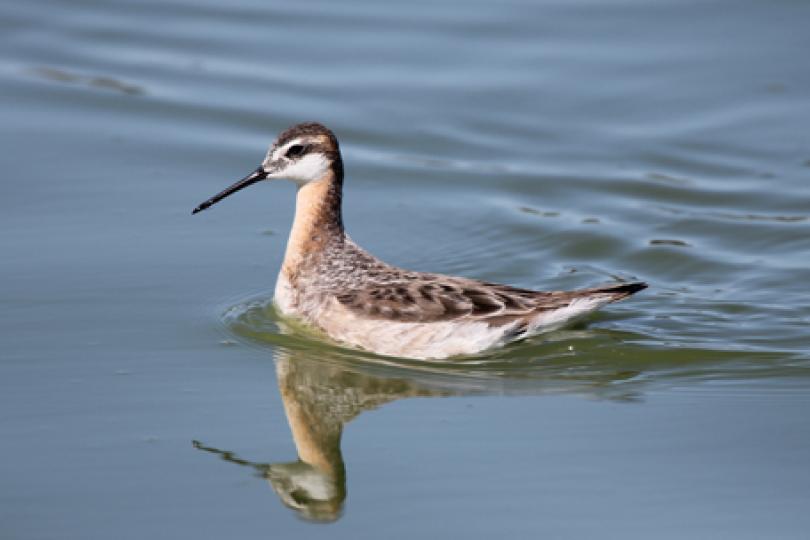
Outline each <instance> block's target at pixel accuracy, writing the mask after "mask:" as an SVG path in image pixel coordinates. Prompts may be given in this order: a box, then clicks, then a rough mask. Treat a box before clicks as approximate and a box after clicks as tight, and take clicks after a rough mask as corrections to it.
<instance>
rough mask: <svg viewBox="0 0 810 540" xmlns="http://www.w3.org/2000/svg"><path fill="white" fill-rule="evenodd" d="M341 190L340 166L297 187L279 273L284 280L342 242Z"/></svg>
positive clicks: (341, 174) (343, 235)
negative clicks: (293, 217) (288, 235)
mask: <svg viewBox="0 0 810 540" xmlns="http://www.w3.org/2000/svg"><path fill="white" fill-rule="evenodd" d="M342 191H343V171H342V168H340V167H333V168H331V169H330V170H329V171H327V172H326V174H324V175H323V176H322V177H321V178H320V179H318V180H315V181H312V182H308V183H306V184H304V185H302V186H301V187H299V188H298V194H297V196H296V204H295V219H294V221H293V225H292V230H291V231H290V238H289V240H288V241H287V251H286V253H285V254H284V263H283V265H282V272H284V273H285V274H287V276H288V277H290V278H291V277H294V276H295V275H296V274H297V273H298V272H299V271H300V269H301V268H302V267H304V266H306V265H307V264H308V263H311V262H313V261H314V260H315V259H317V256H318V255H319V254H321V253H322V252H323V251H324V249H325V248H326V247H327V246H328V245H330V244H331V243H334V242H342V241H343V239H344V237H345V233H344V231H343V217H342V214H341V198H342Z"/></svg>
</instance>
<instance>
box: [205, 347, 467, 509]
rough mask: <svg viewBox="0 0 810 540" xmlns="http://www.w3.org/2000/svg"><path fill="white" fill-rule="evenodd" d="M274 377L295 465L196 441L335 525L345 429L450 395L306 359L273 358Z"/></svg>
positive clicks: (342, 487) (281, 354) (289, 502)
mask: <svg viewBox="0 0 810 540" xmlns="http://www.w3.org/2000/svg"><path fill="white" fill-rule="evenodd" d="M276 376H277V379H278V387H279V392H280V394H281V399H282V401H283V402H284V411H285V413H286V415H287V421H288V423H289V425H290V430H291V431H292V436H293V441H294V442H295V447H296V449H297V451H298V460H297V461H291V462H286V463H256V462H251V461H248V460H244V459H240V458H238V457H236V456H235V455H234V454H233V453H231V452H227V451H224V450H219V449H217V448H213V447H211V446H205V445H203V444H202V443H200V442H199V441H194V442H193V444H194V447H195V448H197V449H199V450H204V451H206V452H212V453H215V454H218V455H219V456H220V457H221V458H222V459H224V460H225V461H229V462H231V463H235V464H238V465H245V466H250V467H252V468H254V469H255V470H256V471H257V473H258V474H259V475H260V476H261V477H263V478H265V479H267V480H268V481H269V482H270V485H271V486H272V487H273V490H274V491H275V492H276V494H277V495H278V496H279V498H280V499H281V501H282V502H283V503H284V504H285V505H286V506H287V507H289V508H291V509H293V510H295V511H296V512H297V513H298V515H299V516H301V517H302V518H304V519H307V520H311V521H321V522H329V521H334V520H336V519H338V518H339V517H340V515H341V513H342V510H343V503H344V501H345V500H346V467H345V465H344V462H343V455H342V453H341V450H340V440H341V436H342V434H343V426H344V425H345V424H346V423H347V422H350V421H351V420H352V419H354V418H355V417H356V416H358V415H359V414H360V413H362V412H363V411H368V410H371V409H375V408H377V407H379V406H381V405H383V404H385V403H388V402H390V401H394V400H397V399H402V398H407V397H415V396H441V395H451V393H452V392H450V391H447V390H441V389H439V390H436V389H431V388H428V387H427V386H423V385H420V384H419V383H417V382H414V381H411V380H408V379H404V378H388V377H378V376H375V375H371V374H368V373H363V372H361V371H359V370H353V369H350V368H348V367H346V366H340V365H335V364H330V363H328V362H321V361H316V360H312V359H311V358H308V357H307V356H306V355H304V354H300V353H293V352H288V351H278V352H277V353H276Z"/></svg>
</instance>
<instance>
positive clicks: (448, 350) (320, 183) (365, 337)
mask: <svg viewBox="0 0 810 540" xmlns="http://www.w3.org/2000/svg"><path fill="white" fill-rule="evenodd" d="M282 178H283V179H288V180H292V181H293V182H295V183H296V184H297V185H298V191H297V195H296V209H295V218H294V220H293V225H292V229H291V231H290V236H289V240H288V242H287V249H286V252H285V254H284V261H283V263H282V265H281V271H280V273H279V275H278V279H277V281H276V288H275V297H274V301H275V304H276V306H277V308H278V309H279V310H280V311H281V313H282V314H283V315H285V316H289V317H293V318H296V319H299V320H303V321H304V322H306V323H308V324H309V325H311V326H314V327H316V328H317V329H319V330H321V331H322V332H324V333H325V334H326V335H328V336H329V337H330V338H332V339H334V340H336V341H338V342H340V343H343V344H346V345H349V346H353V347H357V348H360V349H365V350H367V351H371V352H374V353H376V354H380V355H385V356H398V357H406V358H414V359H443V358H448V357H453V356H459V355H471V354H475V353H479V352H481V351H485V350H487V349H491V348H494V347H497V346H500V345H503V344H505V343H508V342H511V341H514V340H517V339H522V338H525V337H527V336H531V335H534V334H538V333H541V332H546V331H550V330H554V329H557V328H560V327H561V326H563V325H564V324H566V323H567V322H569V321H571V320H572V319H574V318H576V317H579V316H581V315H584V314H586V313H589V312H591V311H593V310H595V309H597V308H599V307H601V306H603V305H605V304H609V303H611V302H615V301H617V300H621V299H623V298H626V297H628V296H630V295H631V294H633V293H636V292H638V291H640V290H642V289H644V288H646V287H647V285H646V284H645V283H641V282H633V283H617V284H612V285H605V286H600V287H592V288H589V289H579V290H573V291H534V290H529V289H522V288H518V287H511V286H509V285H501V284H498V283H490V282H486V281H478V280H475V279H469V278H464V277H455V276H447V275H442V274H432V273H425V272H414V271H410V270H405V269H402V268H398V267H396V266H393V265H390V264H387V263H385V262H383V261H381V260H379V259H378V258H376V257H374V256H373V255H371V254H370V253H368V252H367V251H365V250H364V249H362V248H361V247H360V246H358V245H357V244H355V243H354V242H353V241H352V240H351V238H349V236H348V235H347V234H346V231H345V228H344V226H343V217H342V213H341V205H342V193H343V159H342V157H341V154H340V147H339V145H338V140H337V138H336V137H335V135H334V133H332V131H331V130H329V129H328V128H326V127H325V126H323V125H321V124H318V123H304V124H298V125H295V126H293V127H291V128H289V129H287V130H286V131H284V132H283V133H281V135H279V136H278V138H277V139H276V141H275V142H274V143H273V144H272V145H271V146H270V148H269V150H268V152H267V155H266V157H265V159H264V161H263V162H262V164H261V165H260V166H259V167H258V168H257V169H256V170H255V171H253V172H252V173H250V174H249V175H247V176H246V177H245V178H243V179H242V180H239V181H238V182H236V183H235V184H233V185H232V186H230V187H228V188H227V189H225V190H224V191H222V192H220V193H218V194H217V195H214V196H213V197H211V198H210V199H208V200H207V201H205V202H203V203H201V204H200V205H199V206H197V208H195V209H194V211H193V212H192V213H193V214H196V213H198V212H200V211H202V210H205V209H206V208H208V207H210V206H211V205H213V204H215V203H217V202H219V201H220V200H222V199H224V198H225V197H227V196H229V195H232V194H233V193H236V192H237V191H239V190H241V189H244V188H246V187H248V186H250V185H252V184H255V183H256V182H259V181H262V180H271V179H282Z"/></svg>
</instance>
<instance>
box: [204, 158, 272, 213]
mask: <svg viewBox="0 0 810 540" xmlns="http://www.w3.org/2000/svg"><path fill="white" fill-rule="evenodd" d="M265 178H267V173H266V172H265V171H264V169H263V168H262V167H259V168H258V169H256V170H255V171H253V172H252V173H250V174H249V175H247V176H246V177H244V178H242V179H241V180H239V181H238V182H237V183H235V184H234V185H232V186H231V187H229V188H226V189H225V190H223V191H220V192H219V193H217V194H216V195H214V196H213V197H211V198H210V199H208V200H207V201H205V202H204V203H202V204H200V206H198V207H197V208H195V209H194V210H192V211H191V213H192V214H196V213H197V212H202V211H203V210H205V209H206V208H208V207H209V206H212V205H214V204H216V203H218V202H219V201H221V200H222V199H224V198H225V197H227V196H228V195H232V194H234V193H236V192H237V191H239V190H240V189H245V188H246V187H248V186H249V185H251V184H255V183H256V182H258V181H260V180H264V179H265Z"/></svg>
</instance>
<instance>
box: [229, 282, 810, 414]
mask: <svg viewBox="0 0 810 540" xmlns="http://www.w3.org/2000/svg"><path fill="white" fill-rule="evenodd" d="M745 309H746V307H745V306H735V305H733V304H727V305H726V306H725V311H726V313H727V314H728V317H730V318H734V316H737V315H740V314H741V313H743V312H744V311H745ZM715 311H716V310H715ZM683 315H684V314H679V313H674V314H673V315H672V316H671V317H670V318H669V320H670V321H671V324H672V326H674V327H675V328H680V327H682V326H683V324H684V322H685V321H684V320H683ZM634 316H635V315H634V313H633V312H632V311H629V310H628V311H624V312H618V313H617V312H601V313H598V314H595V315H594V316H592V317H590V318H589V319H587V320H586V321H584V322H580V323H578V324H576V325H574V326H572V327H571V328H568V329H565V330H560V331H555V332H551V333H548V334H542V335H539V336H535V337H533V338H530V339H527V340H524V341H521V342H517V343H512V344H510V345H508V346H506V347H503V348H501V349H496V350H493V351H489V352H486V353H482V354H479V355H474V356H470V357H461V358H454V359H446V360H432V361H420V360H410V359H405V358H392V357H381V356H377V355H375V354H372V353H368V352H364V351H359V350H354V349H348V348H344V347H341V346H339V345H337V344H335V343H333V342H331V341H330V340H329V339H328V338H327V337H326V336H324V335H322V334H321V333H319V332H317V331H315V330H313V329H311V328H309V327H307V326H305V325H302V324H301V323H299V322H297V321H295V320H290V319H288V318H285V317H283V316H280V315H279V313H278V312H277V311H276V309H275V308H274V307H273V304H272V301H271V300H270V298H269V297H268V296H266V295H259V296H255V297H251V298H248V299H245V300H243V301H241V302H239V303H237V304H235V305H233V306H231V307H229V308H228V309H226V310H225V312H224V313H223V316H222V323H223V325H224V326H225V327H226V328H227V329H228V331H229V332H231V333H232V334H233V335H234V336H235V338H236V339H238V340H239V341H241V342H242V343H245V344H247V345H249V346H252V347H256V348H258V349H263V350H267V351H268V352H272V351H275V350H279V351H294V352H296V353H297V354H304V355H306V356H307V358H311V359H313V360H317V361H321V362H326V363H330V364H333V365H340V366H343V367H345V368H349V369H363V370H371V371H373V372H375V373H376V374H377V375H381V376H391V377H394V376H395V377H409V378H412V379H418V380H419V381H420V382H422V383H423V384H430V385H434V386H438V387H442V388H451V387H452V388H455V389H459V388H462V389H464V390H465V391H468V392H470V391H474V392H482V393H498V394H502V393H516V394H522V393H532V394H534V393H547V392H551V393H556V392H573V393H586V394H589V395H592V396H595V397H600V398H608V399H620V400H625V399H638V398H640V397H642V396H643V395H644V394H645V393H648V392H651V391H658V390H662V389H668V388H672V387H680V386H683V385H684V384H705V383H707V382H726V383H729V382H738V383H739V382H745V381H754V380H758V379H776V378H785V377H802V378H805V377H810V359H806V358H803V357H802V356H801V355H795V354H793V355H791V354H787V353H780V352H768V351H757V350H753V348H750V347H749V348H747V349H746V348H745V347H736V348H735V347H727V348H726V349H725V350H724V349H722V348H712V347H701V346H696V345H697V340H694V339H691V340H690V339H688V338H685V337H684V339H681V340H678V339H673V336H672V335H667V334H666V332H665V330H666V326H667V325H665V324H663V321H662V320H661V319H658V320H657V321H656V326H657V332H656V331H652V332H649V331H633V330H620V329H618V328H616V327H617V326H624V327H628V326H632V324H628V323H631V322H632V318H633V317H634ZM715 318H716V319H718V320H716V321H715V322H719V319H722V318H723V317H720V318H717V317H715ZM706 325H707V323H706V322H704V323H703V326H704V327H705V326H706ZM662 330H663V332H662ZM656 334H659V335H656ZM661 334H663V335H661Z"/></svg>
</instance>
